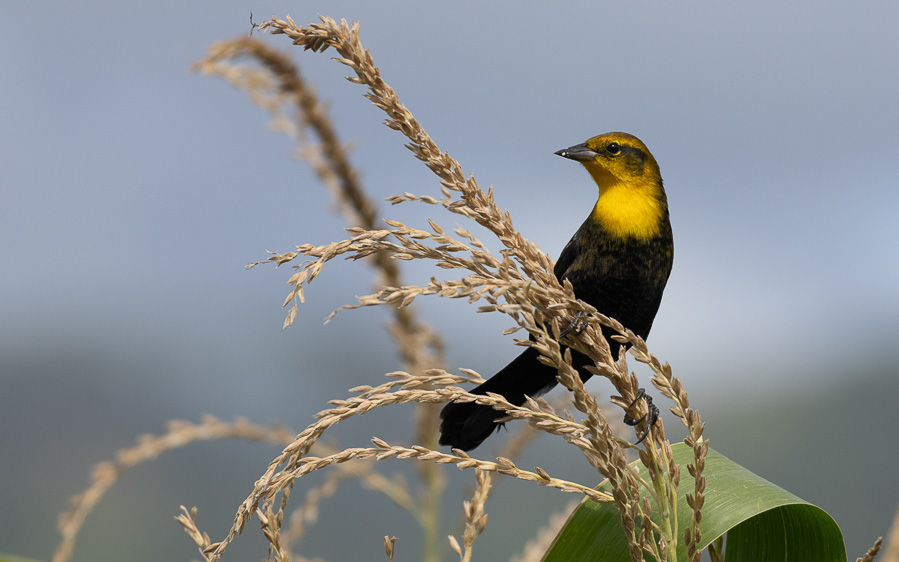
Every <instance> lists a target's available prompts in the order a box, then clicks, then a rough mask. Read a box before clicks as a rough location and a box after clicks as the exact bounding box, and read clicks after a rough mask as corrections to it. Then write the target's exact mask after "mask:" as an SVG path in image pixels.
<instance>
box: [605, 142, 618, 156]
mask: <svg viewBox="0 0 899 562" xmlns="http://www.w3.org/2000/svg"><path fill="white" fill-rule="evenodd" d="M606 152H608V153H609V154H611V155H612V156H615V155H616V154H618V153H619V152H621V145H620V144H618V143H617V142H610V143H609V145H608V146H606Z"/></svg>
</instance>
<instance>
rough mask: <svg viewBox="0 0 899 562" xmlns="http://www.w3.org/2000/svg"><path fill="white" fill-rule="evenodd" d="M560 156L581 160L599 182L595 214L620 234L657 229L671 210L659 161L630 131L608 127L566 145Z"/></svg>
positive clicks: (644, 235)
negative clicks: (601, 132)
mask: <svg viewBox="0 0 899 562" xmlns="http://www.w3.org/2000/svg"><path fill="white" fill-rule="evenodd" d="M556 154H558V155H559V156H564V157H565V158H570V159H572V160H577V161H578V162H580V163H581V164H583V166H584V167H585V168H587V171H588V172H590V175H591V176H592V177H593V181H595V182H596V185H597V186H598V187H599V199H598V200H597V201H596V206H595V207H594V208H593V212H592V213H591V215H590V216H591V217H592V218H593V219H594V220H596V221H598V222H600V223H601V224H602V225H603V227H604V228H605V229H606V230H608V231H609V232H611V233H612V234H615V235H617V236H620V237H622V238H627V237H633V238H637V239H642V240H645V239H649V238H652V237H654V236H656V235H658V234H659V232H660V230H661V228H662V224H663V221H664V219H665V216H666V215H667V211H668V201H667V199H666V197H665V189H664V188H663V187H662V175H661V173H660V172H659V165H658V164H657V163H656V160H655V158H653V156H652V153H650V152H649V149H648V148H646V145H645V144H643V142H642V141H641V140H640V139H638V138H637V137H635V136H633V135H629V134H627V133H605V134H602V135H598V136H595V137H593V138H591V139H589V140H588V141H587V142H584V143H581V144H576V145H574V146H571V147H568V148H563V149H562V150H559V151H557V152H556Z"/></svg>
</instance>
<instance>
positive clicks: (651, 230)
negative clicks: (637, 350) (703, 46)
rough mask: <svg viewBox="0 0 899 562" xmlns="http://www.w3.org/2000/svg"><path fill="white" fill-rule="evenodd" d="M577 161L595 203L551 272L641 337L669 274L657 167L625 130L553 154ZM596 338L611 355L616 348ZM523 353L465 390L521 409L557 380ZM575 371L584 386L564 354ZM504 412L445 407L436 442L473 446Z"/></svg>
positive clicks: (578, 359)
mask: <svg viewBox="0 0 899 562" xmlns="http://www.w3.org/2000/svg"><path fill="white" fill-rule="evenodd" d="M556 154H558V155H559V156H563V157H565V158H570V159H572V160H577V161H578V162H580V163H581V164H583V166H584V167H585V168H587V171H588V172H590V175H591V176H592V177H593V180H594V181H595V182H596V185H597V186H598V187H599V199H598V200H597V201H596V205H595V206H594V207H593V211H592V212H591V213H590V216H589V217H587V220H585V221H584V224H582V225H581V227H580V228H579V229H578V231H577V232H576V233H575V234H574V236H573V237H572V238H571V240H570V241H569V242H568V244H566V245H565V248H564V249H563V250H562V255H560V256H559V261H557V262H556V266H555V268H554V270H553V272H554V273H555V275H556V277H557V278H558V279H559V280H563V279H568V280H569V281H571V285H572V287H574V292H575V295H577V297H578V298H579V299H581V300H583V301H585V302H588V303H590V304H591V305H593V306H594V307H596V310H598V311H599V312H601V313H602V314H605V315H606V316H610V317H612V318H614V319H616V320H618V321H619V322H621V323H622V324H624V326H625V327H627V328H630V329H631V330H633V331H634V333H636V334H637V335H639V336H642V337H643V338H646V336H647V335H648V334H649V329H650V328H651V327H652V321H653V319H654V318H655V315H656V312H657V311H658V309H659V303H660V302H661V301H662V292H663V291H664V290H665V284H666V283H667V282H668V275H669V274H670V273H671V265H672V262H673V259H674V239H673V237H672V234H671V223H670V222H669V221H668V200H667V198H666V197H665V190H664V188H663V187H662V176H661V174H660V173H659V165H658V164H657V163H656V161H655V158H653V156H652V154H650V152H649V149H647V148H646V145H644V144H643V143H642V142H641V141H640V139H638V138H636V137H634V136H632V135H629V134H627V133H606V134H604V135H599V136H596V137H593V138H591V139H590V140H588V141H587V142H585V143H582V144H577V145H575V146H572V147H569V148H565V149H562V150H559V151H558V152H556ZM613 333H614V332H613V331H612V330H610V329H608V328H605V327H604V328H603V334H604V335H605V337H606V339H607V340H608V342H609V346H610V347H611V349H612V356H613V357H617V356H618V350H619V348H620V344H619V343H618V342H616V341H615V340H613V339H611V338H610V337H609V336H610V335H612V334H613ZM538 356H539V353H538V352H537V351H535V350H534V349H532V348H528V349H526V350H525V351H524V352H523V353H521V355H519V356H518V357H517V358H515V359H514V360H513V361H512V362H511V363H509V364H508V365H507V366H506V367H504V368H503V369H502V370H501V371H499V372H498V373H496V374H495V375H494V376H493V377H491V378H490V379H489V380H488V381H487V382H485V383H484V384H482V385H480V386H478V387H476V388H475V389H473V390H472V391H471V392H472V393H474V394H486V393H488V392H495V393H497V394H501V395H503V396H504V397H505V398H506V400H508V401H509V402H511V403H512V404H516V405H521V404H523V403H524V397H525V396H526V395H527V396H531V397H534V396H538V395H540V394H543V393H544V392H546V391H548V390H550V389H551V388H552V387H554V386H555V385H556V383H557V381H556V375H557V370H556V369H555V368H554V367H550V366H547V365H544V364H543V363H541V362H540V361H538V359H537V358H538ZM572 361H573V363H574V366H575V368H577V369H578V372H579V374H580V376H581V379H583V380H584V381H586V380H587V379H588V378H590V373H588V372H587V371H586V370H585V369H584V368H583V367H584V366H585V365H588V364H592V362H591V361H590V359H589V358H587V356H585V355H583V354H581V353H577V352H574V351H573V350H572ZM504 415H505V414H504V412H502V411H500V410H494V409H493V408H492V407H490V406H484V405H479V404H474V403H470V402H469V403H453V402H451V403H449V404H447V405H446V406H445V407H444V408H443V411H442V412H441V413H440V417H441V418H442V419H443V421H442V423H441V424H440V433H441V435H440V444H441V445H450V446H452V447H455V448H459V449H462V450H465V451H467V450H470V449H474V448H475V447H477V446H478V445H480V444H481V442H483V441H484V439H486V438H487V437H489V436H490V434H491V433H493V431H494V430H495V429H497V428H499V424H497V423H496V420H498V419H500V418H502V417H503V416H504Z"/></svg>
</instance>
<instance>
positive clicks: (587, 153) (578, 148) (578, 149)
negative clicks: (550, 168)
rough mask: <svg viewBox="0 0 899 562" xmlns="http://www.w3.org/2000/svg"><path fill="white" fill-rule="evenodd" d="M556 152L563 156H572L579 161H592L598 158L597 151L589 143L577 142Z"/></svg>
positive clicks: (571, 157)
mask: <svg viewBox="0 0 899 562" xmlns="http://www.w3.org/2000/svg"><path fill="white" fill-rule="evenodd" d="M554 154H558V155H559V156H561V157H562V158H570V159H572V160H578V161H579V162H592V161H593V160H594V159H595V158H596V151H595V150H593V149H592V148H590V147H589V146H587V143H583V142H582V143H581V144H576V145H574V146H569V147H568V148H563V149H562V150H557V151H555V152H554Z"/></svg>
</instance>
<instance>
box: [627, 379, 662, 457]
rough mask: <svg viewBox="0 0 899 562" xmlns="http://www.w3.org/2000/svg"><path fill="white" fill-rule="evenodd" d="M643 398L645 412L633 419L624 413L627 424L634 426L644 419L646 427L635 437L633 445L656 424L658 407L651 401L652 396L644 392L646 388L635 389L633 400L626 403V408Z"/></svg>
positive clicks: (639, 441)
mask: <svg viewBox="0 0 899 562" xmlns="http://www.w3.org/2000/svg"><path fill="white" fill-rule="evenodd" d="M641 398H643V399H644V400H646V408H647V410H646V413H645V414H643V415H642V416H640V419H634V418H632V417H631V416H630V415H629V414H627V413H625V414H624V423H626V424H627V425H629V426H631V427H634V426H636V425H637V424H639V423H640V422H642V421H643V420H646V429H645V430H644V431H643V435H641V436H640V438H639V439H637V442H636V443H634V445H639V444H640V443H641V442H642V441H643V440H644V439H646V436H647V435H649V431H650V430H651V429H652V426H654V425H655V424H656V421H658V419H659V407H658V406H656V405H655V404H653V403H652V396H650V395H648V394H646V390H645V389H642V388H639V389H637V396H635V397H634V401H633V402H631V403H630V404H628V406H627V410H630V409H631V407H632V406H633V405H634V404H636V403H637V401H638V400H640V399H641Z"/></svg>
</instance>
